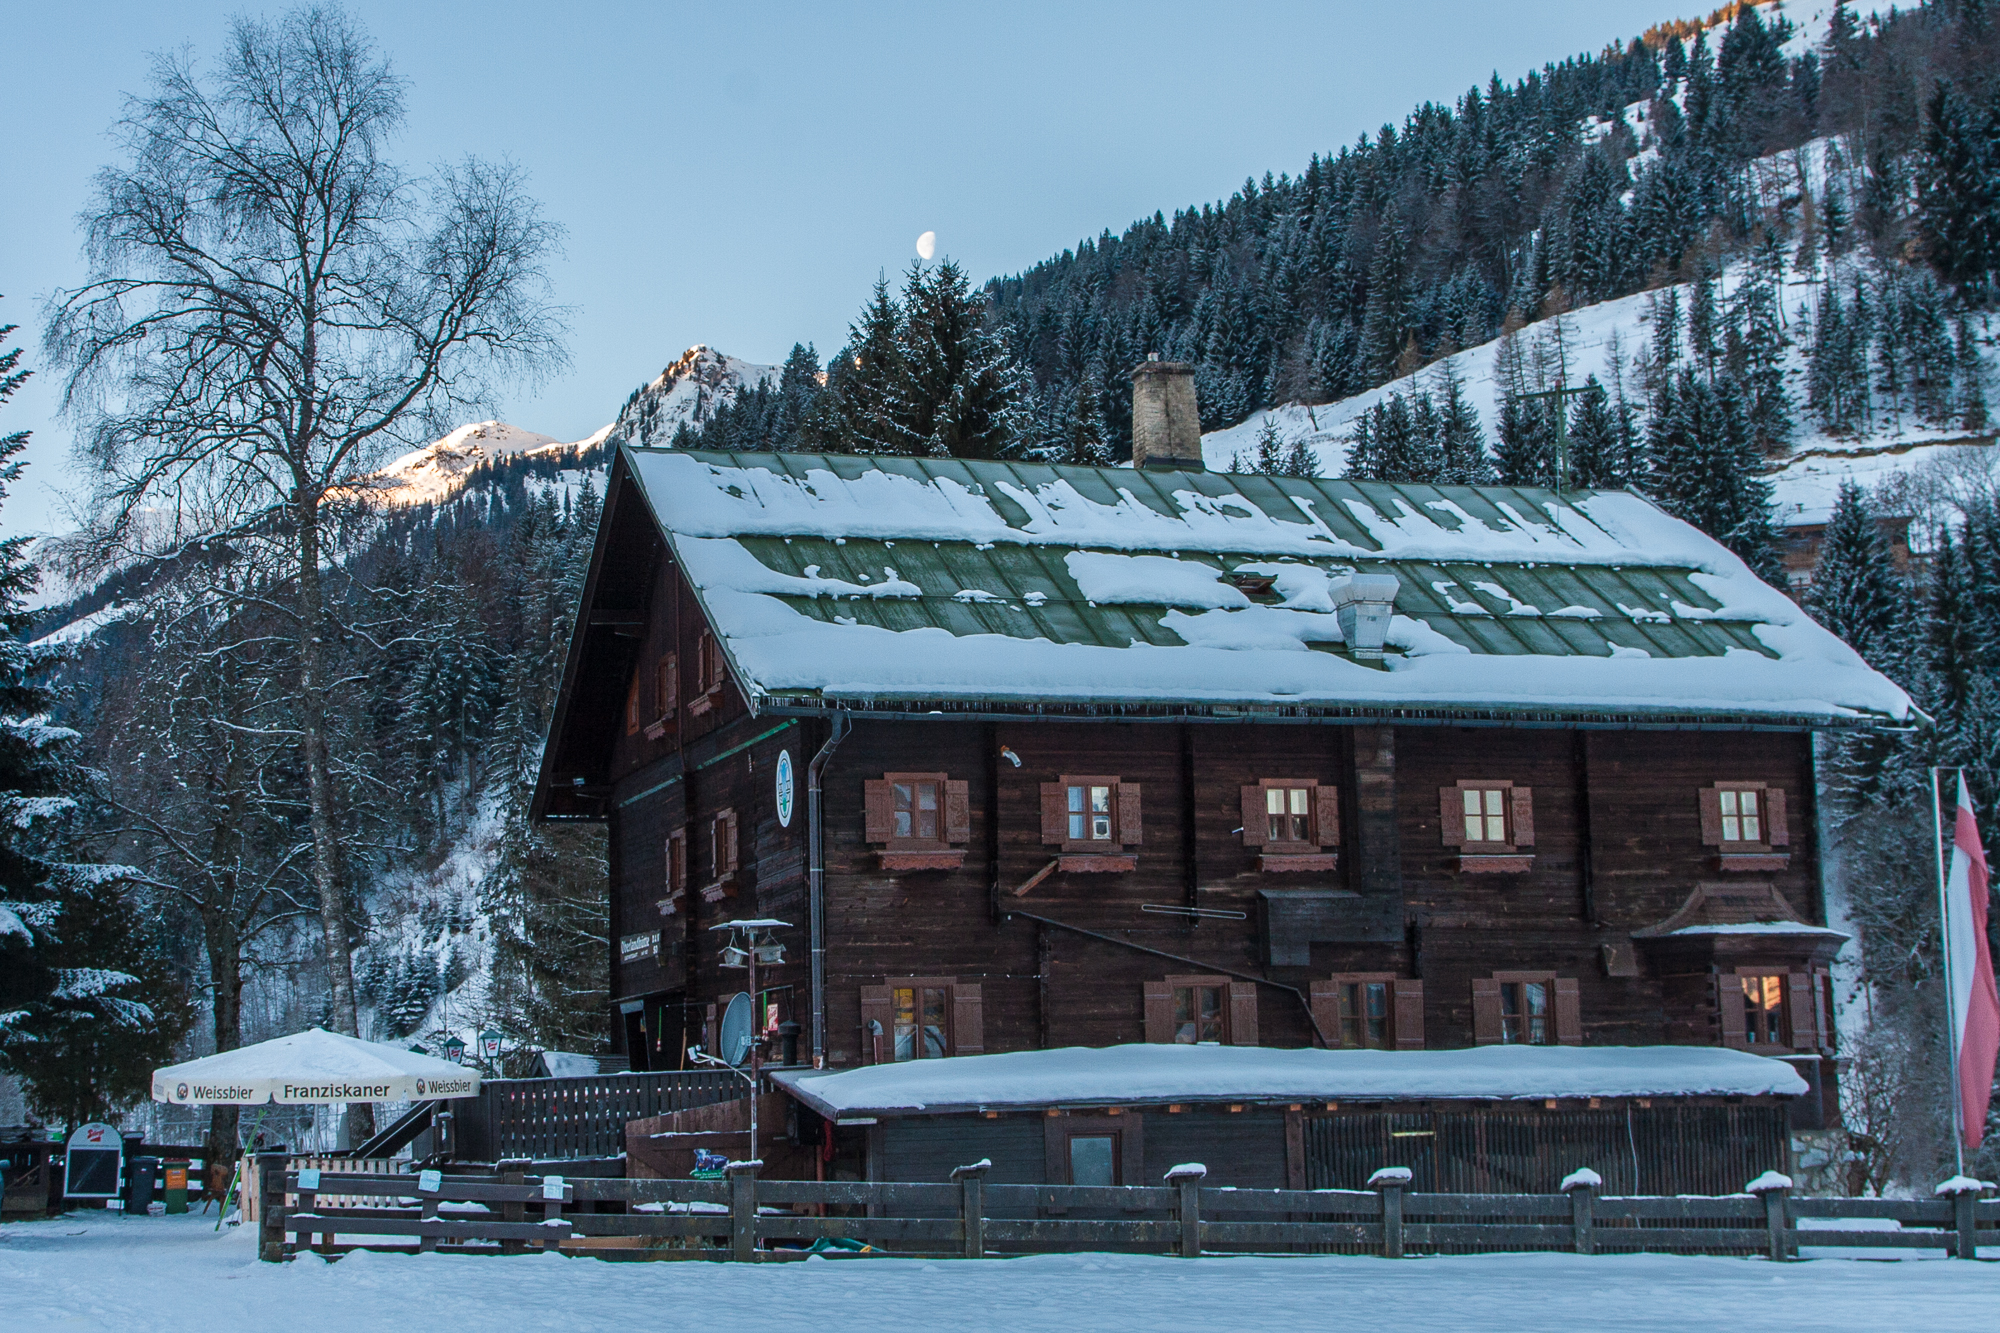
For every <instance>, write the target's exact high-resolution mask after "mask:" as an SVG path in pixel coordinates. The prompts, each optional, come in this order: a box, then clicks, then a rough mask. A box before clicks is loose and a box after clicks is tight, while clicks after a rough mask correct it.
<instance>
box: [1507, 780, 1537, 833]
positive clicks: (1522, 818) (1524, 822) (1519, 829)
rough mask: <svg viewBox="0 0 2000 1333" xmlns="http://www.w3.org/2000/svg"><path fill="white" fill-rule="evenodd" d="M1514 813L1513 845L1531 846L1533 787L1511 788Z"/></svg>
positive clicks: (1533, 828) (1533, 811) (1533, 808)
mask: <svg viewBox="0 0 2000 1333" xmlns="http://www.w3.org/2000/svg"><path fill="white" fill-rule="evenodd" d="M1511 797H1512V803H1513V807H1514V809H1513V814H1514V846H1516V847H1533V846H1534V845H1535V789H1534V788H1533V787H1515V788H1513V789H1512V790H1511Z"/></svg>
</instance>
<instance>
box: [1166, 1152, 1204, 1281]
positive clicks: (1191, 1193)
mask: <svg viewBox="0 0 2000 1333" xmlns="http://www.w3.org/2000/svg"><path fill="white" fill-rule="evenodd" d="M1207 1178H1208V1168H1207V1167H1206V1166H1203V1165H1202V1164H1201V1163H1200V1162H1183V1163H1181V1164H1180V1165H1179V1166H1177V1167H1175V1168H1173V1169H1172V1170H1171V1171H1169V1172H1167V1183H1168V1184H1169V1185H1172V1186H1175V1187H1176V1188H1178V1189H1179V1190H1180V1192H1181V1197H1180V1200H1179V1204H1178V1206H1177V1207H1176V1209H1175V1212H1176V1213H1178V1214H1179V1216H1180V1223H1181V1258H1183V1259H1199V1258H1201V1182H1202V1181H1204V1180H1206V1179H1207Z"/></svg>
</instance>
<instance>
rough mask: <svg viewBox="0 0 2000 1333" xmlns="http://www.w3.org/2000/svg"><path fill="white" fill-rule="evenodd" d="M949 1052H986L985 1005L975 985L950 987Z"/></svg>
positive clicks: (959, 1053) (977, 1053) (956, 1053)
mask: <svg viewBox="0 0 2000 1333" xmlns="http://www.w3.org/2000/svg"><path fill="white" fill-rule="evenodd" d="M951 1053H952V1054H953V1055H984V1054H985V1053H986V1007H985V1001H984V1000H982V999H981V998H980V990H979V987H977V986H953V987H952V988H951Z"/></svg>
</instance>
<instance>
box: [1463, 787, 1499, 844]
mask: <svg viewBox="0 0 2000 1333" xmlns="http://www.w3.org/2000/svg"><path fill="white" fill-rule="evenodd" d="M1462 795H1463V798H1464V801H1465V840H1466V841H1467V842H1505V841H1507V793H1506V791H1505V789H1503V788H1498V787H1485V788H1481V787H1467V788H1465V790H1464V792H1463V793H1462Z"/></svg>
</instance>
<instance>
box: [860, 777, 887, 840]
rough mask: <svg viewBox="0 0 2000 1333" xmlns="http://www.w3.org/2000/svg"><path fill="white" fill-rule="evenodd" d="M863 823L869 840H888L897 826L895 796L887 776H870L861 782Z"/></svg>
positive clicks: (865, 836) (866, 837)
mask: <svg viewBox="0 0 2000 1333" xmlns="http://www.w3.org/2000/svg"><path fill="white" fill-rule="evenodd" d="M861 793H862V795H861V809H862V812H863V813H862V823H863V824H864V825H865V826H866V832H865V833H864V835H863V836H864V838H865V840H866V841H868V842H887V841H889V839H890V838H891V837H892V836H893V835H894V833H895V828H896V804H895V798H894V796H893V795H892V794H891V792H890V790H889V781H888V779H887V778H883V779H880V780H877V779H874V778H870V779H869V780H868V781H866V782H864V783H862V784H861Z"/></svg>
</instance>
